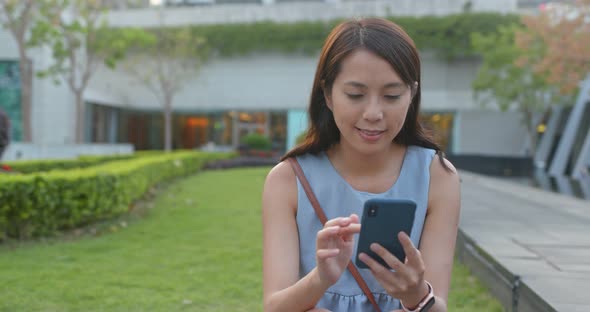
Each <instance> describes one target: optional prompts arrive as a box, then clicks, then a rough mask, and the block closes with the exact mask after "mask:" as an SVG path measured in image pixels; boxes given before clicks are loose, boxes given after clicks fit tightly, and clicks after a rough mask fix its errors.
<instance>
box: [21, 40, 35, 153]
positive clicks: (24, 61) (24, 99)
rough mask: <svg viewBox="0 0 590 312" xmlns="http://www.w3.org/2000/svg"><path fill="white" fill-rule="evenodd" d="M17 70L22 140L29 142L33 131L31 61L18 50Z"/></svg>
mask: <svg viewBox="0 0 590 312" xmlns="http://www.w3.org/2000/svg"><path fill="white" fill-rule="evenodd" d="M19 54H20V61H19V71H20V77H21V90H20V92H21V120H22V125H23V138H22V140H23V142H31V141H32V140H33V133H32V128H31V108H32V98H33V94H32V90H33V62H32V61H31V60H30V59H29V58H28V57H27V55H26V53H25V52H24V51H20V52H19Z"/></svg>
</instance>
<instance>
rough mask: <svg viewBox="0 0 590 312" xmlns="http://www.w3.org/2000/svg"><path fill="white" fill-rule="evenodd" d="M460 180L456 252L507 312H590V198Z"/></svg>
mask: <svg viewBox="0 0 590 312" xmlns="http://www.w3.org/2000/svg"><path fill="white" fill-rule="evenodd" d="M461 177H462V186H461V187H462V213H461V224H460V229H461V233H460V237H459V239H458V245H457V255H458V257H459V259H461V261H462V262H464V263H466V264H467V265H469V266H470V267H471V268H472V269H473V271H474V273H475V274H476V275H478V276H479V277H480V278H482V280H484V282H485V283H486V284H487V285H488V286H489V287H490V288H491V291H492V293H494V294H495V295H496V296H497V297H498V298H499V299H500V301H501V302H502V303H503V304H504V305H505V306H506V307H507V310H508V311H518V312H528V311H534V312H539V311H568V312H570V311H573V312H590V292H589V291H590V201H584V200H580V199H575V198H572V197H567V196H564V195H560V194H556V193H551V192H546V191H542V190H538V189H534V188H531V187H527V186H524V185H519V184H517V183H515V182H507V181H503V180H501V179H496V178H490V177H484V176H480V175H476V174H472V173H468V172H461Z"/></svg>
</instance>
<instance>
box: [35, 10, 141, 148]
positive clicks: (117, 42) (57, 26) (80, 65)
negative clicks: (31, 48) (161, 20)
mask: <svg viewBox="0 0 590 312" xmlns="http://www.w3.org/2000/svg"><path fill="white" fill-rule="evenodd" d="M39 12H40V14H39V19H38V20H37V21H36V22H35V26H34V27H33V30H32V36H31V44H33V45H45V46H48V47H50V48H51V51H52V56H53V59H54V63H53V65H51V66H50V67H49V68H47V69H45V70H42V71H39V72H38V74H39V76H41V77H47V76H48V77H52V78H53V79H54V81H55V82H56V83H60V79H63V81H65V82H66V83H67V85H68V87H69V89H70V90H71V91H72V93H73V94H74V97H75V103H76V104H75V105H76V106H75V110H76V118H75V119H76V126H75V135H76V142H77V143H81V142H83V140H84V129H85V125H84V119H85V118H84V114H85V112H84V111H85V105H84V99H83V95H84V91H85V90H86V87H87V86H88V82H89V81H90V78H91V77H92V75H93V74H94V73H95V72H96V70H97V69H98V68H99V65H100V64H101V63H104V64H106V65H107V66H108V67H110V68H113V67H114V66H115V65H116V63H117V62H118V61H119V60H121V59H123V58H124V57H125V53H126V51H127V49H128V47H129V45H131V44H134V43H135V42H136V41H142V40H146V35H145V33H144V32H143V31H142V30H139V29H134V28H129V29H125V30H122V31H113V30H112V29H110V28H109V27H108V24H107V22H106V20H105V19H104V18H103V17H104V13H106V11H105V10H104V4H103V3H102V1H101V0H44V1H43V2H42V5H40V8H39Z"/></svg>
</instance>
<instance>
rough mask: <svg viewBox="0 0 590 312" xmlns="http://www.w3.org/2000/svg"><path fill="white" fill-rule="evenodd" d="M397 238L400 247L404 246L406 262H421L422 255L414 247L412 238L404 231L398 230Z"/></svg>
mask: <svg viewBox="0 0 590 312" xmlns="http://www.w3.org/2000/svg"><path fill="white" fill-rule="evenodd" d="M397 238H398V239H399V241H400V243H401V244H402V247H403V248H404V252H405V253H406V258H407V262H408V263H422V255H421V254H420V251H419V250H418V249H416V247H414V243H412V239H410V237H409V236H408V234H406V233H405V232H403V231H402V232H399V233H398V234H397Z"/></svg>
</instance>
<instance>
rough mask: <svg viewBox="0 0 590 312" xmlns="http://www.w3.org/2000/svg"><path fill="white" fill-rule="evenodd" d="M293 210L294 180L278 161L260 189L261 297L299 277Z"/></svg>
mask: <svg viewBox="0 0 590 312" xmlns="http://www.w3.org/2000/svg"><path fill="white" fill-rule="evenodd" d="M296 212H297V180H296V177H295V174H294V172H293V170H292V169H291V166H290V165H289V163H288V162H281V163H280V164H278V165H277V166H275V167H274V168H273V169H272V170H271V171H270V173H269V174H268V176H267V177H266V181H265V184H264V190H263V192H262V225H263V284H264V286H263V288H264V297H265V300H266V299H267V298H268V297H269V296H270V295H271V294H272V293H274V292H276V291H279V290H281V289H284V288H287V287H289V286H291V285H293V284H295V283H296V282H297V280H298V279H299V235H298V230H297V222H296Z"/></svg>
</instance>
